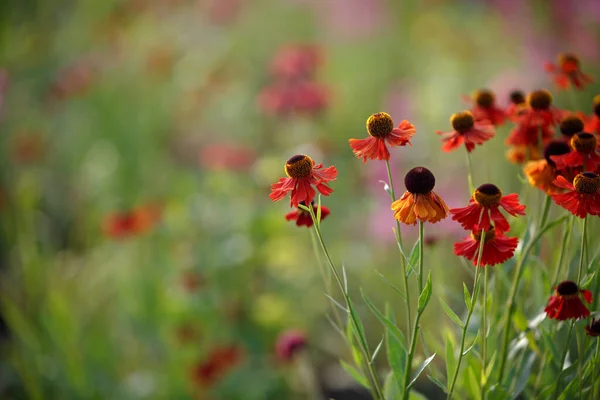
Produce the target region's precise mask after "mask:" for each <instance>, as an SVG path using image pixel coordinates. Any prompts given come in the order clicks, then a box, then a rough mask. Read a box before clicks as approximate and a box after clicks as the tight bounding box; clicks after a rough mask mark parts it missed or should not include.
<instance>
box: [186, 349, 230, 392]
mask: <svg viewBox="0 0 600 400" xmlns="http://www.w3.org/2000/svg"><path fill="white" fill-rule="evenodd" d="M241 358H242V350H241V349H240V348H239V347H237V346H228V347H218V348H216V349H214V350H212V351H211V352H210V354H209V355H208V357H207V358H206V359H205V360H203V361H200V362H198V363H197V364H196V365H194V367H193V368H192V372H191V378H192V380H193V381H194V383H196V384H197V385H198V386H204V387H206V386H210V385H212V384H214V383H216V382H217V381H218V380H219V379H221V378H222V377H223V376H224V375H225V374H226V373H227V372H228V371H229V370H230V369H231V368H232V367H233V366H235V365H236V364H238V363H239V362H240V360H241Z"/></svg>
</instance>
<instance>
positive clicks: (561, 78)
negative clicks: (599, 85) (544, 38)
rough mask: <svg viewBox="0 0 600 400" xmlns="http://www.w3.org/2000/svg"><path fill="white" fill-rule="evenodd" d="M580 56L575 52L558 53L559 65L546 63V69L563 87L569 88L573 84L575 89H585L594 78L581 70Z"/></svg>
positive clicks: (555, 81)
mask: <svg viewBox="0 0 600 400" xmlns="http://www.w3.org/2000/svg"><path fill="white" fill-rule="evenodd" d="M580 64H581V63H580V61H579V57H578V56H577V55H575V54H573V53H562V54H559V55H558V65H554V64H552V63H546V65H545V69H546V71H547V72H549V73H551V74H552V77H553V80H554V83H556V86H558V87H559V88H561V89H567V88H569V86H570V85H571V84H572V85H573V87H574V88H575V89H583V88H584V87H585V86H586V85H587V84H589V83H592V82H593V81H594V79H593V78H592V77H591V76H589V75H588V74H585V73H583V72H582V71H581V66H580Z"/></svg>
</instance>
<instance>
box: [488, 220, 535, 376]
mask: <svg viewBox="0 0 600 400" xmlns="http://www.w3.org/2000/svg"><path fill="white" fill-rule="evenodd" d="M543 232H544V229H540V230H539V231H538V232H537V233H536V234H535V236H533V237H532V238H531V240H530V241H529V243H528V244H527V246H525V249H524V250H523V253H522V256H521V258H520V259H519V262H518V263H517V266H516V268H515V275H514V278H513V282H512V285H511V288H510V294H509V295H508V302H507V314H506V319H505V321H504V336H503V338H502V350H501V351H500V366H499V372H498V383H501V382H502V378H503V377H504V366H505V365H506V357H507V355H508V342H509V338H510V321H511V319H512V316H513V313H514V312H515V306H516V304H515V298H516V297H517V291H518V288H519V283H520V282H521V276H522V272H523V266H524V265H525V263H526V262H527V257H528V256H529V253H530V252H531V249H532V248H533V246H534V244H535V243H536V242H537V241H538V240H539V238H540V236H541V235H542V233H543Z"/></svg>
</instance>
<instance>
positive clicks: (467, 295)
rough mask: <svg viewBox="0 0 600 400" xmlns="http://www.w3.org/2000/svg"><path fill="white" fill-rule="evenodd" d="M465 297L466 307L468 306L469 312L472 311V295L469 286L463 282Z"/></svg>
mask: <svg viewBox="0 0 600 400" xmlns="http://www.w3.org/2000/svg"><path fill="white" fill-rule="evenodd" d="M463 297H464V298H465V305H466V306H467V310H468V311H471V293H469V289H468V288H467V284H466V283H464V282H463Z"/></svg>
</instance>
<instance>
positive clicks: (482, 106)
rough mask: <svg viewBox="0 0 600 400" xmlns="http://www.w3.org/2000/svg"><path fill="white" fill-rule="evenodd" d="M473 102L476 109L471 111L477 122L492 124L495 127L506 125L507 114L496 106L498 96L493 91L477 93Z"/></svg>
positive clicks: (479, 91) (485, 90) (478, 91)
mask: <svg viewBox="0 0 600 400" xmlns="http://www.w3.org/2000/svg"><path fill="white" fill-rule="evenodd" d="M472 101H473V103H474V107H473V108H472V109H471V113H472V114H473V117H474V118H475V121H485V122H491V123H492V125H494V126H499V125H502V124H503V123H504V120H505V119H506V112H505V111H504V110H503V109H501V108H500V107H498V106H497V105H496V96H495V95H494V93H493V92H492V91H491V90H487V89H482V90H477V91H475V93H474V94H473V98H472Z"/></svg>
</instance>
